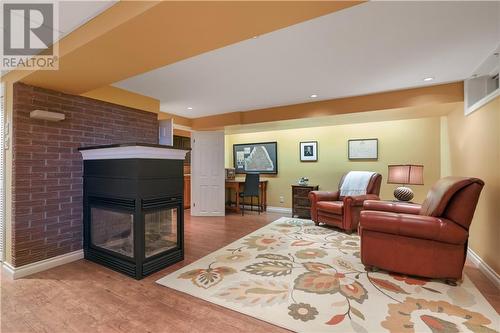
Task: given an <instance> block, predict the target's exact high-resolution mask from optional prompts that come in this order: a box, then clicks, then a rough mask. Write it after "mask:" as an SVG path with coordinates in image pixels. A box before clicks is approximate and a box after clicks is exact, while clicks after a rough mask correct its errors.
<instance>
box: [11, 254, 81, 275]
mask: <svg viewBox="0 0 500 333" xmlns="http://www.w3.org/2000/svg"><path fill="white" fill-rule="evenodd" d="M80 259H83V250H78V251H74V252H70V253H65V254H62V255H60V256H57V257H53V258H49V259H45V260H41V261H37V262H34V263H32V264H27V265H24V266H20V267H14V266H12V265H11V264H9V263H6V262H4V263H3V265H2V273H3V277H7V278H9V279H13V280H15V279H19V278H22V277H25V276H28V275H31V274H35V273H38V272H41V271H45V270H47V269H50V268H54V267H57V266H60V265H64V264H67V263H70V262H73V261H76V260H80Z"/></svg>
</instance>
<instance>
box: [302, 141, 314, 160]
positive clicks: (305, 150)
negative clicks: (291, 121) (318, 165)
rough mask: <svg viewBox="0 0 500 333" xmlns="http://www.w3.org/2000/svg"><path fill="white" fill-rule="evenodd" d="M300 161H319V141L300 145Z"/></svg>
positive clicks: (305, 142)
mask: <svg viewBox="0 0 500 333" xmlns="http://www.w3.org/2000/svg"><path fill="white" fill-rule="evenodd" d="M299 148H300V161H301V162H316V161H318V141H304V142H301V143H300V144H299Z"/></svg>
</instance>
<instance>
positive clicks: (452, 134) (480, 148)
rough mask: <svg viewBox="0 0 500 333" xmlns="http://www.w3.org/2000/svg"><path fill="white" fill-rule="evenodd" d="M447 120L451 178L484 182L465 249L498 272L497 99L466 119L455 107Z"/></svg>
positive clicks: (499, 157) (499, 118)
mask: <svg viewBox="0 0 500 333" xmlns="http://www.w3.org/2000/svg"><path fill="white" fill-rule="evenodd" d="M447 118H448V121H447V122H448V136H449V137H448V139H449V140H448V141H449V150H450V172H451V175H454V176H471V177H478V178H481V179H482V180H483V181H484V182H485V186H484V188H483V191H482V193H481V197H480V199H479V203H478V206H477V209H476V212H475V215H474V220H473V222H472V225H471V229H470V236H469V247H470V248H471V249H472V250H473V251H474V252H475V253H476V254H478V255H479V256H480V257H481V258H482V259H483V260H484V261H485V262H486V263H487V264H488V265H489V266H490V267H491V268H493V269H494V270H495V271H496V272H497V273H500V256H499V250H500V247H499V243H498V241H499V240H500V97H499V98H496V99H495V100H493V101H491V102H490V103H488V104H486V105H485V106H483V107H482V108H481V109H479V110H477V111H476V112H474V113H472V114H470V115H468V116H464V110H463V106H462V107H458V108H457V109H456V110H455V111H453V112H451V113H450V114H449V115H448V117H447Z"/></svg>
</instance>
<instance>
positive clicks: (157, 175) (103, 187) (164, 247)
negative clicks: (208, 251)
mask: <svg viewBox="0 0 500 333" xmlns="http://www.w3.org/2000/svg"><path fill="white" fill-rule="evenodd" d="M159 149H160V150H163V149H165V148H159ZM129 155H130V154H129ZM183 184H184V181H183V158H182V159H180V158H178V159H158V158H125V159H120V158H118V159H111V158H110V159H92V160H85V161H84V237H83V240H84V253H85V258H86V259H88V260H92V261H95V262H98V263H100V264H103V265H105V266H107V267H109V268H112V269H114V270H117V271H119V272H122V273H125V274H127V275H130V276H132V277H134V278H136V279H141V278H143V277H144V276H146V275H148V274H151V273H153V272H155V271H158V270H160V269H162V268H164V267H166V266H169V265H171V264H173V263H175V262H178V261H180V260H182V259H183V258H184V246H183V223H184V210H183V192H184V188H183Z"/></svg>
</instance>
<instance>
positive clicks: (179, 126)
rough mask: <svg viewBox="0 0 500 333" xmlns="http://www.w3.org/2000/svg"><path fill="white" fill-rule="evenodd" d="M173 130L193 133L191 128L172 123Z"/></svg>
mask: <svg viewBox="0 0 500 333" xmlns="http://www.w3.org/2000/svg"><path fill="white" fill-rule="evenodd" d="M174 129H179V130H183V131H188V132H192V131H193V129H192V128H191V127H189V126H184V125H177V124H176V123H175V122H174Z"/></svg>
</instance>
